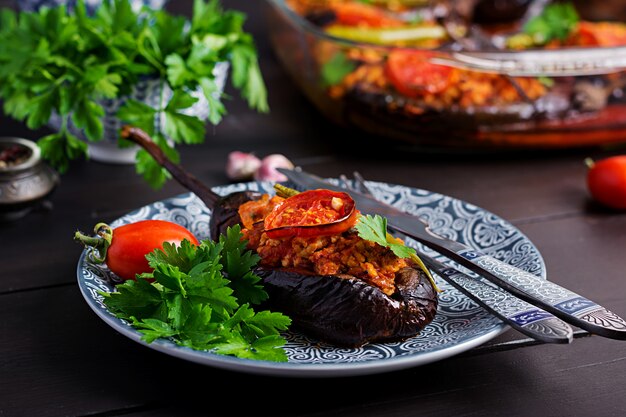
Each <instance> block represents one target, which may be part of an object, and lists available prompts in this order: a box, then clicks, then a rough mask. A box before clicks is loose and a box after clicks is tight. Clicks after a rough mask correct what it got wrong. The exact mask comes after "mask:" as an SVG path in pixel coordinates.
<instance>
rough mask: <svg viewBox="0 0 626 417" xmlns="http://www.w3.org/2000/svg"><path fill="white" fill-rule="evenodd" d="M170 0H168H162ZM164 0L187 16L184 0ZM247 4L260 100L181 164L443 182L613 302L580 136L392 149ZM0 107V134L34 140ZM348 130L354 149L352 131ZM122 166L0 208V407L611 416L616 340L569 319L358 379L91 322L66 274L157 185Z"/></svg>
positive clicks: (621, 291)
mask: <svg viewBox="0 0 626 417" xmlns="http://www.w3.org/2000/svg"><path fill="white" fill-rule="evenodd" d="M172 3H174V2H172ZM175 3H176V4H175V5H172V6H170V7H171V8H172V9H179V10H181V11H184V12H185V13H188V10H189V7H190V4H191V1H177V2H175ZM226 5H227V6H228V7H233V8H238V9H241V10H244V11H246V12H247V13H248V14H249V17H250V20H249V22H248V26H247V28H248V30H250V31H251V32H252V33H254V34H255V36H256V39H257V42H258V46H259V52H260V54H261V63H262V70H263V74H264V76H265V79H266V82H267V83H268V85H269V87H270V90H269V92H270V105H271V107H272V112H271V113H270V114H268V115H260V114H257V113H255V112H253V111H251V110H249V109H247V107H246V106H245V104H244V103H242V102H241V100H239V99H237V98H235V99H233V100H232V101H231V102H229V103H228V104H227V106H228V108H229V111H230V114H229V115H228V116H227V117H226V118H225V119H224V121H223V123H221V124H220V125H219V126H217V127H216V128H215V129H212V130H211V132H210V134H209V135H208V137H207V141H206V143H205V144H203V145H200V146H193V147H181V152H182V164H183V165H184V166H185V167H186V168H187V169H188V170H189V171H191V172H193V173H194V174H195V175H196V176H198V177H199V178H200V179H201V180H202V181H204V182H205V183H206V184H207V185H209V186H215V185H220V184H224V183H227V182H228V180H227V178H226V176H225V173H224V164H225V161H226V156H227V155H228V153H229V152H230V151H232V150H244V151H254V152H255V153H256V154H257V155H267V154H270V153H277V152H279V153H284V154H285V155H287V156H288V157H289V158H291V159H292V160H293V161H294V162H295V163H296V164H298V165H300V166H302V167H304V168H305V169H306V170H308V171H311V172H314V173H316V174H319V175H321V176H328V177H332V176H338V175H340V174H350V173H352V172H353V171H359V172H361V173H362V174H363V175H364V176H365V177H366V178H368V179H370V180H376V181H383V182H390V183H397V184H403V185H407V186H412V187H419V188H423V189H427V190H432V191H436V192H439V193H443V194H447V195H450V196H453V197H456V198H459V199H462V200H465V201H467V202H470V203H473V204H475V205H477V206H480V207H482V208H484V209H486V210H489V211H491V212H493V213H495V214H497V215H499V216H501V217H503V218H505V219H507V220H509V221H510V222H512V223H513V224H514V225H515V226H516V227H518V228H519V229H520V230H521V231H522V232H523V233H524V234H526V235H527V236H528V237H529V238H530V239H531V240H532V242H533V243H534V244H535V245H536V246H537V248H538V249H539V250H540V252H541V254H542V256H543V258H544V260H545V263H546V267H547V271H548V278H549V279H550V280H552V281H554V282H556V283H558V284H561V285H563V286H566V287H568V288H570V289H572V290H574V291H576V292H579V293H581V294H584V295H585V296H587V297H588V298H590V299H592V300H595V301H597V302H599V303H601V304H603V305H604V306H606V307H607V308H609V309H610V310H612V311H614V312H615V313H617V314H619V315H621V316H625V317H626V274H625V272H624V271H626V256H625V252H624V250H625V248H626V215H625V214H620V213H614V212H610V211H608V210H604V209H602V208H600V207H598V206H596V205H594V204H593V203H592V202H591V201H590V199H589V197H588V194H587V191H586V187H585V166H584V164H583V159H584V158H585V157H588V156H590V157H594V158H602V157H605V156H609V155H612V154H616V153H619V152H621V150H620V149H613V150H599V149H596V150H578V151H564V152H558V153H536V154H525V155H519V154H518V155H500V156H497V157H494V156H463V155H437V154H430V153H418V152H414V153H400V152H397V151H394V150H389V149H387V148H386V147H385V145H384V144H383V141H380V140H376V139H375V138H368V137H365V136H363V135H361V134H359V133H350V132H344V133H342V134H344V135H353V136H352V137H351V140H350V141H349V142H350V143H352V144H351V145H346V144H342V143H339V142H338V141H337V140H331V139H329V138H330V137H331V136H332V135H333V133H334V132H336V128H335V127H334V126H333V125H331V124H330V123H329V122H327V121H325V119H324V118H323V117H322V116H321V115H320V114H319V113H318V112H317V111H316V110H315V109H314V108H313V107H312V106H311V105H310V104H309V102H308V101H307V100H306V99H305V98H304V97H303V96H302V95H301V94H300V93H299V92H298V91H297V89H296V87H295V86H294V85H293V84H292V83H291V81H290V80H289V79H288V77H287V76H286V75H285V73H284V72H283V70H282V69H281V67H280V65H279V64H278V62H277V61H276V59H275V57H274V55H273V54H272V52H271V49H270V47H269V44H268V41H267V38H266V33H265V31H266V27H265V25H264V21H263V18H262V15H261V14H260V13H259V7H258V6H259V4H258V3H256V2H251V1H246V0H237V1H230V2H227V3H226ZM43 133H46V131H45V130H43V131H41V132H31V131H29V130H28V129H26V127H25V126H23V125H22V124H20V123H17V122H14V121H11V120H9V119H7V118H1V119H0V136H22V137H26V138H33V139H34V138H37V137H38V135H40V134H43ZM357 138H362V145H361V146H359V147H358V149H357V148H356V147H355V146H354V145H353V144H354V142H355V139H357ZM185 191H186V190H184V189H183V188H182V187H181V186H179V185H178V184H176V183H175V182H169V183H168V184H167V185H166V186H165V187H164V188H162V189H161V190H158V191H155V190H152V189H150V188H149V187H148V186H147V185H146V184H145V183H144V182H143V181H142V180H141V179H140V178H139V177H138V176H137V175H135V173H134V168H133V167H131V166H122V165H107V164H102V163H97V162H93V161H83V162H78V163H76V164H74V165H73V166H72V167H71V169H70V171H69V172H68V173H67V174H66V175H64V176H63V177H62V180H61V185H60V186H59V187H58V188H57V190H56V191H55V193H54V194H53V195H52V196H51V198H50V202H51V203H52V208H51V209H48V210H44V209H41V210H38V211H35V212H32V213H30V214H29V215H28V216H26V217H24V218H22V219H20V220H18V221H14V222H10V223H0V247H1V249H2V250H1V251H0V278H1V279H0V416H2V417H4V416H7V417H17V416H38V417H47V416H72V417H78V416H130V417H143V416H157V417H158V416H272V417H278V416H317V415H319V416H339V415H341V416H360V417H363V416H401V415H416V416H417V415H419V416H424V417H425V416H451V415H454V416H502V415H507V416H592V415H593V416H596V417H597V416H624V415H626V343H625V342H620V341H615V340H609V339H606V338H602V337H598V336H589V335H587V334H586V333H584V332H577V337H576V338H575V340H574V341H573V343H571V344H570V345H546V344H538V343H535V342H533V341H531V340H528V339H527V338H526V337H525V336H523V335H521V334H520V333H517V332H516V331H514V330H508V331H507V332H506V333H504V334H503V335H501V336H499V337H497V338H496V339H494V340H492V341H491V342H489V343H487V344H485V345H483V346H480V347H477V348H474V349H472V350H470V351H467V352H465V353H462V354H460V355H457V356H454V357H451V358H448V359H445V360H441V361H438V362H434V363H430V364H427V365H423V366H419V367H414V368H410V369H406V370H402V371H396V372H389V373H382V374H377V375H371V376H359V377H348V378H327V379H289V378H279V377H267V376H255V375H249V374H244V373H237V372H230V371H224V370H219V369H215V368H212V367H209V366H203V365H199V364H195V363H191V362H188V361H185V360H182V359H178V358H175V357H172V356H169V355H166V354H163V353H159V352H157V351H154V350H152V349H149V348H146V347H145V346H142V345H140V344H137V343H135V342H134V341H131V340H130V339H128V338H126V337H125V336H123V335H121V334H119V333H117V332H116V331H115V330H113V329H112V328H110V327H109V326H107V325H106V324H105V323H104V322H103V321H102V320H100V319H99V318H98V317H97V316H96V315H95V314H94V313H93V312H92V311H91V309H90V308H89V307H88V306H87V304H86V303H85V301H84V299H83V297H82V296H81V294H80V291H79V289H78V286H77V283H76V264H77V261H78V257H79V256H80V253H81V250H82V249H81V247H80V246H79V245H78V244H76V243H75V242H74V241H73V240H72V235H73V232H74V231H75V230H76V229H81V230H85V231H89V230H91V228H92V227H93V225H94V224H95V223H96V222H99V221H107V222H108V221H112V220H114V219H116V218H118V217H119V216H121V215H123V214H125V213H127V212H129V211H131V210H134V209H136V208H139V207H141V206H144V205H146V204H149V203H152V202H154V201H157V200H161V199H163V198H167V197H172V196H175V195H177V194H180V193H183V192H185Z"/></svg>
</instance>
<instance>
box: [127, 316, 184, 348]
mask: <svg viewBox="0 0 626 417" xmlns="http://www.w3.org/2000/svg"><path fill="white" fill-rule="evenodd" d="M132 323H133V326H135V327H136V328H137V329H138V330H139V332H140V333H141V334H143V336H142V338H141V339H142V340H143V341H145V342H146V343H152V342H154V341H155V340H156V339H159V338H162V337H171V336H174V335H176V334H177V333H178V332H177V331H176V330H175V329H174V328H172V326H170V325H169V324H168V323H166V322H164V321H162V320H158V319H143V320H137V319H136V318H133V320H132Z"/></svg>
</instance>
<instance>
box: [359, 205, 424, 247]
mask: <svg viewBox="0 0 626 417" xmlns="http://www.w3.org/2000/svg"><path fill="white" fill-rule="evenodd" d="M354 227H355V229H356V230H357V232H358V234H359V236H360V237H361V238H363V239H365V240H369V241H371V242H374V243H377V244H378V245H380V246H382V247H384V248H389V249H390V250H391V251H392V252H393V253H394V254H395V255H396V256H397V257H399V258H408V257H410V256H411V255H414V254H415V253H416V252H415V249H413V248H410V247H408V246H405V245H403V244H401V243H398V242H396V241H395V240H394V239H393V238H391V236H390V235H388V233H387V219H385V218H384V217H381V216H379V215H378V214H376V215H374V216H370V215H369V214H368V215H361V216H359V220H358V222H357V223H356V225H355V226H354Z"/></svg>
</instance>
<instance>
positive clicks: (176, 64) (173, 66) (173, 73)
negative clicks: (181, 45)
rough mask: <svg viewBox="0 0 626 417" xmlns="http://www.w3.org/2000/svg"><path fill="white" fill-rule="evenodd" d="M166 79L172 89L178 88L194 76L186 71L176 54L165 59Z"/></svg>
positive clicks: (184, 65)
mask: <svg viewBox="0 0 626 417" xmlns="http://www.w3.org/2000/svg"><path fill="white" fill-rule="evenodd" d="M165 65H166V66H167V79H168V81H169V82H170V84H171V85H172V86H173V87H180V86H183V85H185V84H187V83H188V82H189V81H192V80H193V79H194V74H193V73H192V72H191V71H189V70H188V69H187V64H186V63H185V60H184V59H183V58H182V57H181V56H180V55H178V54H171V55H168V56H167V58H165Z"/></svg>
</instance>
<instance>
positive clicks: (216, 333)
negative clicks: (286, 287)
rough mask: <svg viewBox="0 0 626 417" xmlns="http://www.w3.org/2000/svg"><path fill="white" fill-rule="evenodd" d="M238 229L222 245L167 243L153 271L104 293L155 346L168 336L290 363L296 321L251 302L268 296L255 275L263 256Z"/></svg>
mask: <svg viewBox="0 0 626 417" xmlns="http://www.w3.org/2000/svg"><path fill="white" fill-rule="evenodd" d="M241 238H242V235H241V231H240V227H239V226H234V227H233V228H229V229H228V230H227V233H226V235H222V236H221V237H220V239H219V242H217V243H216V242H212V241H208V240H207V241H203V242H202V243H201V244H200V246H195V245H192V244H191V243H189V242H188V241H186V240H185V241H183V242H182V243H181V245H180V246H178V247H177V246H174V245H172V244H168V243H166V244H164V246H163V250H162V251H161V250H156V251H154V252H152V253H151V254H149V255H147V259H148V261H149V263H150V266H151V267H152V268H153V269H154V272H152V273H150V274H144V275H142V276H141V277H138V278H137V280H135V281H132V280H131V281H126V282H124V283H123V284H120V285H117V287H116V292H113V293H107V292H101V294H102V295H103V296H104V303H105V304H106V306H107V307H108V308H109V310H110V311H112V312H113V313H114V314H115V315H116V316H117V317H119V318H122V319H125V320H127V321H129V322H130V323H131V324H132V325H133V326H134V327H135V328H136V329H137V330H138V331H139V332H141V333H142V335H143V336H142V339H143V340H145V341H146V342H148V343H151V342H153V341H154V340H156V339H159V338H169V339H171V340H173V341H174V342H175V343H177V344H178V345H181V346H186V347H189V348H192V349H198V350H210V351H213V352H215V353H218V354H223V355H231V356H237V357H240V358H248V359H260V360H269V361H277V362H284V361H286V360H287V355H286V353H285V351H284V349H282V346H283V345H284V344H285V339H284V338H283V337H282V336H281V335H280V332H281V331H284V330H286V329H287V328H288V327H289V325H290V324H291V320H290V319H289V317H287V316H285V315H283V314H281V313H275V312H270V311H268V310H263V311H258V312H256V311H255V310H254V309H253V307H252V305H255V304H258V303H260V302H261V301H264V300H266V299H267V293H266V292H265V290H263V287H262V285H261V283H260V281H261V280H260V278H259V277H258V276H257V275H255V274H254V273H253V268H254V267H255V266H256V264H257V262H258V261H259V257H258V255H256V254H254V253H252V252H251V251H248V250H247V249H246V243H245V241H242V240H241Z"/></svg>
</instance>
